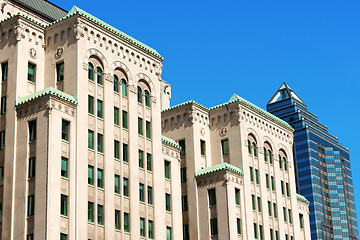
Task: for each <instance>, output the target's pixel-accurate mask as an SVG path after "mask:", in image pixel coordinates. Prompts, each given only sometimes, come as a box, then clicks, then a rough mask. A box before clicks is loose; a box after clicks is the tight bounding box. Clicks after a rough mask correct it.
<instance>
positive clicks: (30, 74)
mask: <svg viewBox="0 0 360 240" xmlns="http://www.w3.org/2000/svg"><path fill="white" fill-rule="evenodd" d="M35 69H36V65H35V64H32V63H28V77H27V80H28V81H30V82H33V83H34V82H35Z"/></svg>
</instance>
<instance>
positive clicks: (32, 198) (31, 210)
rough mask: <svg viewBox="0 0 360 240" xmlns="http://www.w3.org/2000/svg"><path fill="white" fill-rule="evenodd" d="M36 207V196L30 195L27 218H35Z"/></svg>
mask: <svg viewBox="0 0 360 240" xmlns="http://www.w3.org/2000/svg"><path fill="white" fill-rule="evenodd" d="M34 206H35V196H34V195H30V196H28V206H27V207H28V209H27V216H28V217H30V216H33V215H34Z"/></svg>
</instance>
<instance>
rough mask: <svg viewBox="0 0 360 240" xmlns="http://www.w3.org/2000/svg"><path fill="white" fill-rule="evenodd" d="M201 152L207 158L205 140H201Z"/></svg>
mask: <svg viewBox="0 0 360 240" xmlns="http://www.w3.org/2000/svg"><path fill="white" fill-rule="evenodd" d="M200 152H201V156H205V141H204V140H200Z"/></svg>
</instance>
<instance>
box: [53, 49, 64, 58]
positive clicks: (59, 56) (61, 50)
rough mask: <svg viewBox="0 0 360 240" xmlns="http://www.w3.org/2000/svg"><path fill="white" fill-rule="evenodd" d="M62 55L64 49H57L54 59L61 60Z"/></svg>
mask: <svg viewBox="0 0 360 240" xmlns="http://www.w3.org/2000/svg"><path fill="white" fill-rule="evenodd" d="M63 53H64V48H63V47H58V48H57V49H56V51H55V58H56V59H59V58H61V56H62V55H63Z"/></svg>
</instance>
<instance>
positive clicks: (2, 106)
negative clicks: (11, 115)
mask: <svg viewBox="0 0 360 240" xmlns="http://www.w3.org/2000/svg"><path fill="white" fill-rule="evenodd" d="M5 113H6V96H5V97H1V109H0V114H1V115H4V114H5Z"/></svg>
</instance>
